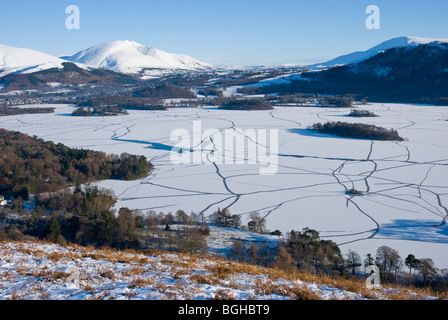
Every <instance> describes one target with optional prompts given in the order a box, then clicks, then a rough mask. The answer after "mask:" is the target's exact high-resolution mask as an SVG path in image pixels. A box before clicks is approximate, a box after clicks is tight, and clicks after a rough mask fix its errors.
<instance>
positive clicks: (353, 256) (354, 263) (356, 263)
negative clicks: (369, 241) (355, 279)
mask: <svg viewBox="0 0 448 320" xmlns="http://www.w3.org/2000/svg"><path fill="white" fill-rule="evenodd" d="M345 264H346V266H347V268H350V269H351V270H352V274H353V275H354V274H356V270H357V269H358V268H359V267H360V266H361V265H362V264H361V256H360V255H359V254H358V253H357V252H356V251H352V250H351V249H349V250H348V253H347V254H346V259H345Z"/></svg>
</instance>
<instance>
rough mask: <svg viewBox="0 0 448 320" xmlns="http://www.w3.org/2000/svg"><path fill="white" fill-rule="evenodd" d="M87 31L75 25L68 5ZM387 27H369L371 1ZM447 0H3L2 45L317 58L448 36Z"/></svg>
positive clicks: (277, 59)
mask: <svg viewBox="0 0 448 320" xmlns="http://www.w3.org/2000/svg"><path fill="white" fill-rule="evenodd" d="M72 4H73V5H77V6H78V7H79V8H80V11H81V29H80V30H68V29H67V28H66V27H65V20H66V19H67V17H68V15H67V14H66V13H65V9H66V7H67V6H68V5H72ZM372 4H373V5H377V6H378V7H379V8H380V10H381V29H380V30H368V29H367V28H366V27H365V20H366V19H367V17H368V15H367V14H366V13H365V10H366V8H367V6H368V5H372ZM447 12H448V1H447V0H427V1H416V0H407V1H404V0H369V1H365V0H239V1H236V0H163V1H162V0H159V1H151V0H126V1H123V0H107V1H106V0H93V1H92V0H90V1H85V0H70V1H65V0H15V1H1V2H0V30H1V32H0V43H1V44H5V45H10V46H16V47H25V48H32V49H35V50H39V51H43V52H46V53H49V54H54V55H63V54H73V53H76V52H78V51H80V50H82V49H86V48H88V47H91V46H93V45H96V44H100V43H103V42H107V41H111V40H133V41H137V42H139V43H141V44H143V45H146V46H151V47H155V48H158V49H161V50H165V51H168V52H173V53H183V54H188V55H191V56H193V57H195V58H197V59H199V60H202V61H206V62H210V63H213V64H216V65H234V64H237V65H262V64H263V65H275V64H286V63H300V62H302V63H303V62H317V61H324V60H329V59H331V58H334V57H336V56H339V55H342V54H346V53H350V52H353V51H358V50H366V49H368V48H370V47H372V46H374V45H376V44H378V43H380V42H382V41H385V40H388V39H390V38H393V37H398V36H403V35H412V36H419V37H428V38H448V22H447V19H446V15H447Z"/></svg>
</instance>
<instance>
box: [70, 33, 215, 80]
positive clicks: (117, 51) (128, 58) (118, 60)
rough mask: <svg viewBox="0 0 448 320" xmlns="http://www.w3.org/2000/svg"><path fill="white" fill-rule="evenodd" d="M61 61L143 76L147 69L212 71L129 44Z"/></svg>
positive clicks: (185, 59)
mask: <svg viewBox="0 0 448 320" xmlns="http://www.w3.org/2000/svg"><path fill="white" fill-rule="evenodd" d="M62 58H63V59H65V60H67V61H71V62H75V63H83V64H86V65H88V66H91V67H95V68H104V69H109V70H113V71H116V72H121V73H141V71H142V70H144V69H171V70H172V69H182V70H202V69H211V68H212V67H213V66H212V65H210V64H208V63H204V62H201V61H199V60H196V59H194V58H192V57H190V56H187V55H184V54H174V53H168V52H165V51H162V50H159V49H156V48H152V47H146V46H144V45H142V44H140V43H137V42H135V41H129V40H120V41H110V42H105V43H102V44H99V45H95V46H93V47H90V48H88V49H85V50H82V51H79V52H78V53H76V54H74V55H73V56H65V57H62Z"/></svg>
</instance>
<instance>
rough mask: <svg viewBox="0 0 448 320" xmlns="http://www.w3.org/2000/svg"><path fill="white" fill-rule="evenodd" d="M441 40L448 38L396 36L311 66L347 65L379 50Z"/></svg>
mask: <svg viewBox="0 0 448 320" xmlns="http://www.w3.org/2000/svg"><path fill="white" fill-rule="evenodd" d="M436 41H437V42H441V43H448V39H429V38H420V37H398V38H393V39H390V40H387V41H384V42H382V43H380V44H379V45H377V46H374V47H373V48H370V49H368V50H366V51H356V52H352V53H349V54H346V55H343V56H340V57H337V58H335V59H332V60H330V61H327V62H323V63H317V64H315V65H312V67H318V66H319V67H333V66H338V65H347V64H351V63H355V62H360V61H363V60H366V59H368V58H371V57H373V56H375V55H377V54H378V53H380V52H383V51H386V50H389V49H392V48H400V47H412V46H417V45H420V44H428V43H431V42H436Z"/></svg>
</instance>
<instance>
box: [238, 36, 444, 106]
mask: <svg viewBox="0 0 448 320" xmlns="http://www.w3.org/2000/svg"><path fill="white" fill-rule="evenodd" d="M241 92H244V93H251V94H267V93H280V94H291V93H297V92H302V93H321V94H336V95H344V94H354V95H358V96H361V97H363V98H366V99H367V100H369V101H378V102H402V103H431V104H440V105H448V43H445V42H439V41H435V42H431V43H423V44H415V45H410V46H399V47H394V48H391V49H388V50H386V51H384V52H380V53H378V54H376V55H374V56H372V57H370V58H368V59H366V60H363V61H360V62H356V63H352V64H347V65H344V66H338V67H332V68H329V69H325V70H321V71H310V72H304V73H302V77H301V78H300V79H291V80H290V82H289V83H277V84H273V85H266V84H264V85H263V86H260V87H258V88H255V89H254V88H246V90H241Z"/></svg>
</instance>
